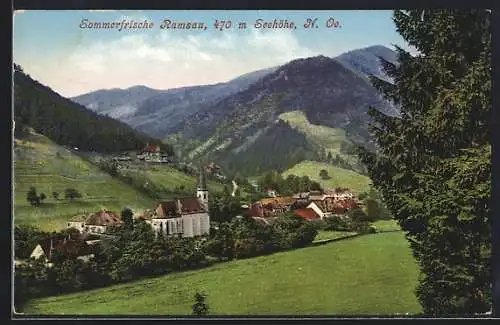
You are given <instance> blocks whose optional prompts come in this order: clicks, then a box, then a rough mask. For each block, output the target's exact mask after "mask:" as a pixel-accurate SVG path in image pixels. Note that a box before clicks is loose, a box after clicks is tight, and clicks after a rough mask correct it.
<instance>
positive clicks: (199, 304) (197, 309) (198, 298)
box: [192, 292, 208, 316]
mask: <svg viewBox="0 0 500 325" xmlns="http://www.w3.org/2000/svg"><path fill="white" fill-rule="evenodd" d="M194 299H195V303H194V304H193V306H192V309H193V315H196V316H205V315H208V305H207V304H206V303H205V299H206V295H205V294H204V293H200V292H197V293H196V294H195V295H194Z"/></svg>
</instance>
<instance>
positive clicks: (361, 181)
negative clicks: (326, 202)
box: [283, 161, 371, 194]
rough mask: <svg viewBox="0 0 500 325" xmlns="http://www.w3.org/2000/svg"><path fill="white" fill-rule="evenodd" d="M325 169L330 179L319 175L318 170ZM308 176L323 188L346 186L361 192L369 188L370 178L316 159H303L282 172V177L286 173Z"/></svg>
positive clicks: (285, 175) (286, 174)
mask: <svg viewBox="0 0 500 325" xmlns="http://www.w3.org/2000/svg"><path fill="white" fill-rule="evenodd" d="M322 169H326V170H327V171H328V175H329V176H330V179H327V180H324V179H321V177H319V171H320V170H322ZM291 174H293V175H297V176H309V178H310V179H312V180H314V181H317V182H319V183H320V184H321V186H322V187H323V188H335V187H337V186H340V187H347V188H349V189H351V190H352V191H353V192H355V193H358V194H359V193H361V192H364V191H367V190H368V189H369V184H370V182H371V181H370V179H369V178H368V177H366V176H363V175H361V174H358V173H356V172H354V171H351V170H347V169H342V168H339V167H335V166H332V165H329V164H325V163H320V162H316V161H303V162H301V163H298V164H297V165H295V166H293V167H292V168H290V169H289V170H287V171H285V172H283V177H285V178H286V177H287V176H288V175H291Z"/></svg>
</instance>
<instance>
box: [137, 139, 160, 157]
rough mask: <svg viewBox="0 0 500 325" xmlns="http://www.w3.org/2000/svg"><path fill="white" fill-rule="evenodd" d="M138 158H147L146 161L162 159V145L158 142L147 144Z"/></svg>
mask: <svg viewBox="0 0 500 325" xmlns="http://www.w3.org/2000/svg"><path fill="white" fill-rule="evenodd" d="M137 158H138V159H141V160H146V161H161V160H162V155H161V150H160V146H159V145H157V144H149V142H148V143H147V144H146V146H145V147H144V148H143V149H142V150H141V152H140V153H139V154H138V155H137Z"/></svg>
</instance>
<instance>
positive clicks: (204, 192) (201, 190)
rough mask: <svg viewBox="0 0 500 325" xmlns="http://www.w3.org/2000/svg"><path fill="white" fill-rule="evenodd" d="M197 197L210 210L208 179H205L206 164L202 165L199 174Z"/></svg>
mask: <svg viewBox="0 0 500 325" xmlns="http://www.w3.org/2000/svg"><path fill="white" fill-rule="evenodd" d="M196 197H197V198H198V200H199V201H200V202H201V204H203V206H204V207H205V209H206V210H208V189H207V181H206V179H205V172H204V166H201V167H200V173H199V175H198V185H197V187H196Z"/></svg>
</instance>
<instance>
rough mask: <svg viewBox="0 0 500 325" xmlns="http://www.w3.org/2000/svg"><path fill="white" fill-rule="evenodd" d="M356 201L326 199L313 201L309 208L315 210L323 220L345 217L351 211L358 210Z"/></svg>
mask: <svg viewBox="0 0 500 325" xmlns="http://www.w3.org/2000/svg"><path fill="white" fill-rule="evenodd" d="M357 207H358V204H357V202H356V200H354V199H345V200H335V199H333V198H326V199H324V200H316V201H311V202H310V203H309V205H308V206H307V208H310V209H313V210H314V212H316V213H317V214H318V215H319V216H320V218H321V219H323V218H328V217H333V216H345V215H346V214H347V212H348V211H349V209H353V208H357Z"/></svg>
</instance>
